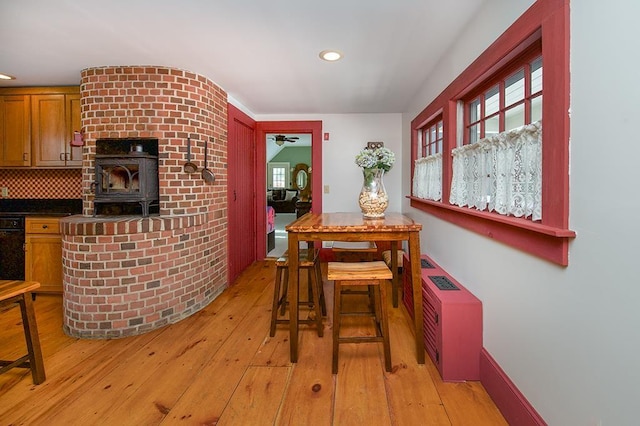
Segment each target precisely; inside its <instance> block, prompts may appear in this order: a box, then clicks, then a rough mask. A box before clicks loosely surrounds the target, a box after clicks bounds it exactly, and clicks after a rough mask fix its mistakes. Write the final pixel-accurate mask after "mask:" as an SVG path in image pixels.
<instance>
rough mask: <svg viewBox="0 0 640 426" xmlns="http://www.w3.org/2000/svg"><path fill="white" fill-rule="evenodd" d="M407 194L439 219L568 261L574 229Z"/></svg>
mask: <svg viewBox="0 0 640 426" xmlns="http://www.w3.org/2000/svg"><path fill="white" fill-rule="evenodd" d="M407 198H409V199H410V200H411V207H414V208H417V209H419V210H421V211H424V212H426V213H429V214H432V215H434V216H436V217H438V218H440V219H443V220H446V221H448V222H451V223H454V224H456V225H458V226H461V227H463V228H465V229H468V230H471V231H474V232H476V233H478V234H481V235H484V236H486V237H489V238H492V239H495V240H497V241H500V242H503V243H505V244H507V245H510V246H512V247H515V248H517V249H520V250H522V251H525V252H527V253H530V254H533V255H535V256H538V257H541V258H543V259H546V260H548V261H550V262H553V263H556V264H559V265H562V266H567V265H568V264H569V242H570V240H572V239H573V238H575V236H576V233H575V231H572V230H570V229H563V228H556V227H553V226H548V225H543V224H541V223H537V222H532V221H530V220H527V219H521V218H517V217H511V216H501V215H498V214H495V213H489V212H485V211H479V210H475V209H471V208H466V207H458V206H452V205H449V204H443V203H441V202H438V201H430V200H424V199H421V198H416V197H412V196H407Z"/></svg>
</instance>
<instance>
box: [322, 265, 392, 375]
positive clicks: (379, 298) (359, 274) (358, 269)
mask: <svg viewBox="0 0 640 426" xmlns="http://www.w3.org/2000/svg"><path fill="white" fill-rule="evenodd" d="M327 279H329V280H333V281H334V283H335V288H334V292H333V294H334V297H333V361H332V372H333V374H337V373H338V347H339V345H340V344H341V343H370V342H382V346H383V348H384V366H385V370H386V371H391V348H390V345H389V324H388V320H387V307H386V305H387V303H386V296H385V293H386V289H385V288H384V285H383V284H384V282H385V281H386V280H391V279H393V274H392V273H391V270H390V269H389V268H388V267H387V265H386V264H385V263H384V262H382V261H374V262H329V264H328V269H327ZM345 285H347V286H369V287H373V295H374V297H373V299H374V309H373V310H372V312H370V313H366V314H368V315H372V316H373V317H374V318H375V325H376V335H375V336H360V337H358V336H344V337H341V336H340V319H341V317H342V316H343V315H362V314H363V313H362V312H356V313H351V312H342V291H341V290H342V286H345Z"/></svg>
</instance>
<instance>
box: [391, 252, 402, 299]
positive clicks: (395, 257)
mask: <svg viewBox="0 0 640 426" xmlns="http://www.w3.org/2000/svg"><path fill="white" fill-rule="evenodd" d="M391 271H392V272H393V281H392V284H391V290H393V294H392V297H391V300H392V301H393V307H394V308H397V307H398V288H399V287H400V280H399V278H400V277H399V276H398V242H397V241H391Z"/></svg>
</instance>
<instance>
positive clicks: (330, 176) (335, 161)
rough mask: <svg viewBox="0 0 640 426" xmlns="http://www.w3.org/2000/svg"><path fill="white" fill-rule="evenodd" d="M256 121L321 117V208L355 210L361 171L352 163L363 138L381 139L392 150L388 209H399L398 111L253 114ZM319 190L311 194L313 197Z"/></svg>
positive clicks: (386, 180) (387, 176)
mask: <svg viewBox="0 0 640 426" xmlns="http://www.w3.org/2000/svg"><path fill="white" fill-rule="evenodd" d="M255 119H256V121H283V120H285V121H289V120H291V121H296V120H321V121H322V132H323V133H329V140H328V141H320V142H317V141H313V143H322V177H323V180H322V184H323V187H324V186H329V193H328V194H326V193H324V194H322V197H323V198H322V210H323V211H324V212H359V211H360V207H358V195H359V194H360V189H361V188H362V171H361V169H360V168H359V167H358V166H357V165H356V164H355V157H356V154H357V153H358V152H359V151H360V150H361V149H362V148H364V147H365V146H366V145H367V142H372V141H382V142H384V146H385V147H387V148H389V149H391V150H392V151H393V152H394V153H395V154H396V164H395V165H394V167H393V168H392V169H391V170H390V171H389V173H387V174H385V177H384V185H385V188H386V190H387V193H388V194H389V208H388V211H400V209H401V205H402V198H403V196H404V195H407V194H408V193H403V192H402V187H401V183H402V170H401V169H402V164H403V162H402V139H401V134H402V115H401V114H316V115H295V114H294V115H257V116H256V117H255ZM318 196H319V194H313V198H314V199H315V198H316V197H318Z"/></svg>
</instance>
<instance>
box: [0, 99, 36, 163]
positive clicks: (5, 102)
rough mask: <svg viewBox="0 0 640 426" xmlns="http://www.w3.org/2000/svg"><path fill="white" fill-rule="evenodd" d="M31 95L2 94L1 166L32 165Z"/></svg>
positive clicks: (0, 127) (0, 125)
mask: <svg viewBox="0 0 640 426" xmlns="http://www.w3.org/2000/svg"><path fill="white" fill-rule="evenodd" d="M30 101H31V97H30V96H28V95H1V94H0V166H5V167H28V166H30V165H31V133H30V131H31V121H30V120H31V103H30Z"/></svg>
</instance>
